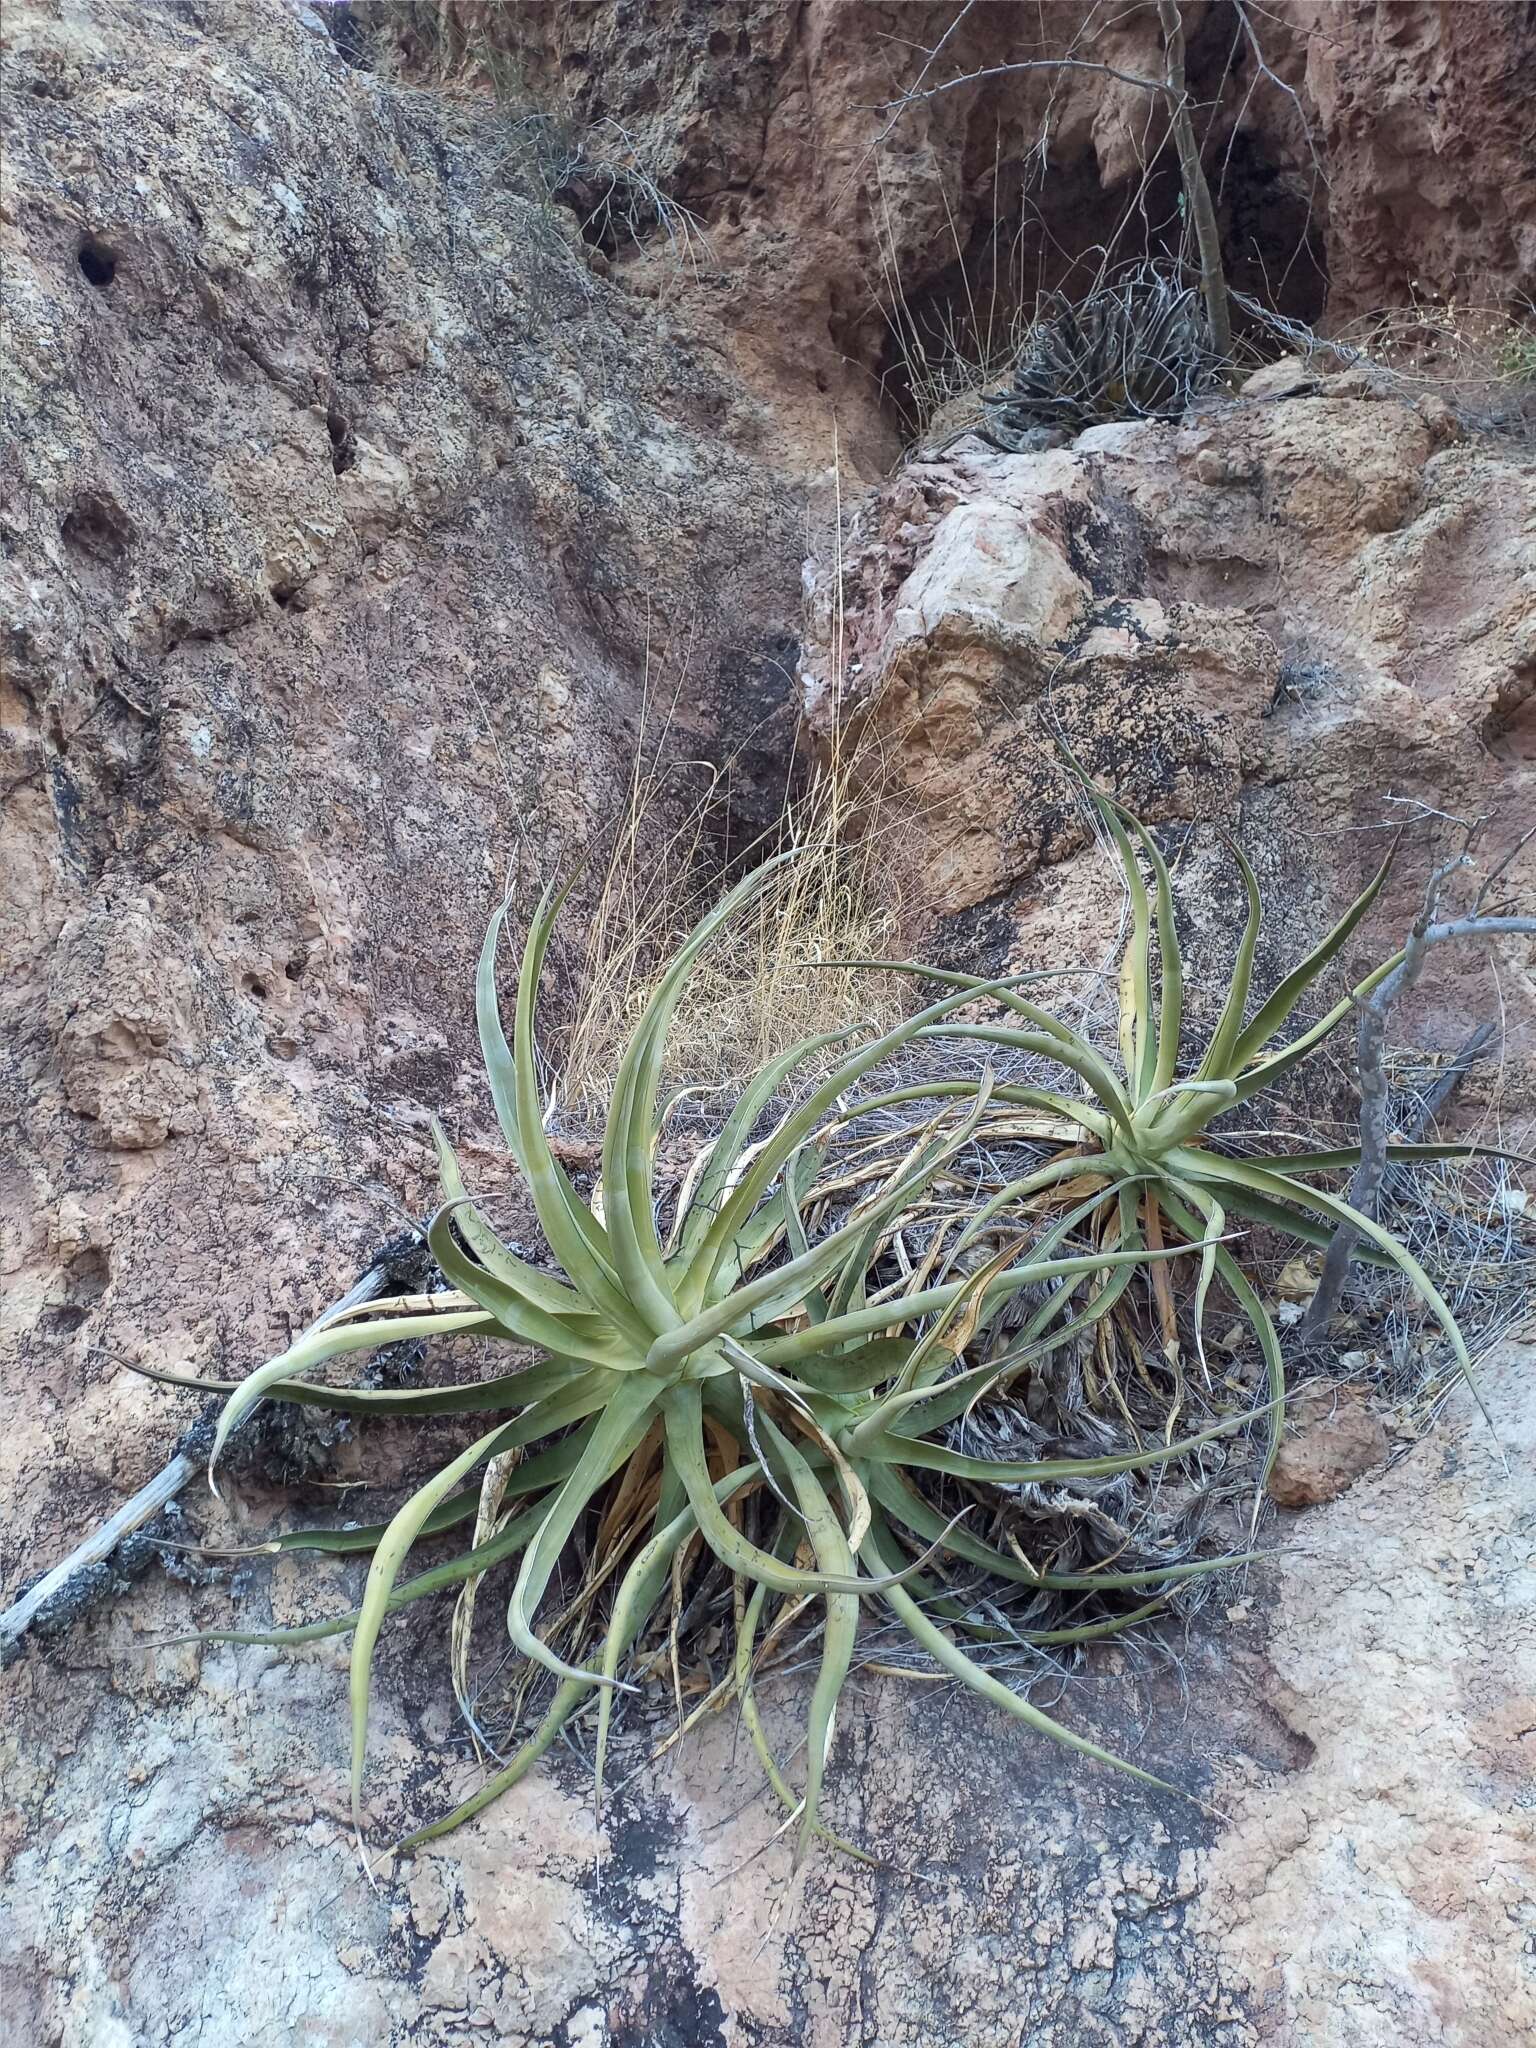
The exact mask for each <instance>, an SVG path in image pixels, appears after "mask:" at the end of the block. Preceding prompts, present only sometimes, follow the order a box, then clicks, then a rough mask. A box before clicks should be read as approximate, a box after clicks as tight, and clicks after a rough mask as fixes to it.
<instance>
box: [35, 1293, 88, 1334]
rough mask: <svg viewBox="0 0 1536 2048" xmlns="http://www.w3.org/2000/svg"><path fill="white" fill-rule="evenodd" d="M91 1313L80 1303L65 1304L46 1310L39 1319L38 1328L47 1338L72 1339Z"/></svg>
mask: <svg viewBox="0 0 1536 2048" xmlns="http://www.w3.org/2000/svg"><path fill="white" fill-rule="evenodd" d="M89 1313H90V1311H89V1309H84V1308H81V1307H80V1305H79V1303H78V1302H73V1301H70V1302H64V1303H63V1304H62V1305H61V1306H60V1307H58V1308H45V1309H44V1310H43V1312H42V1314H41V1315H40V1316H39V1317H38V1319H37V1327H38V1329H39V1330H40V1331H41V1333H42V1334H43V1336H45V1337H70V1336H73V1335H74V1333H75V1331H76V1330H78V1329H79V1327H80V1325H81V1324H82V1323H83V1322H84V1321H85V1319H86V1317H87V1316H88V1315H89Z"/></svg>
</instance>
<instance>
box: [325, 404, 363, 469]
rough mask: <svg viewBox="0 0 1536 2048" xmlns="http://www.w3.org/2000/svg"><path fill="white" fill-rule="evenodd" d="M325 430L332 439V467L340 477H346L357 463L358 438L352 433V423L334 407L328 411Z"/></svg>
mask: <svg viewBox="0 0 1536 2048" xmlns="http://www.w3.org/2000/svg"><path fill="white" fill-rule="evenodd" d="M325 430H326V432H327V433H328V434H329V435H330V437H331V467H332V469H334V470H335V472H336V474H337V475H338V476H345V475H346V473H347V471H348V470H349V469H351V468H353V467H354V465H355V464H356V462H357V436H356V435H355V434H354V433H353V431H352V422H351V421H350V420H349V419H348V418H347V416H346V414H345V413H344V412H340V411H338V409H337V408H336V407H335V406H334V405H333V406H330V407H328V408H327V410H326V415H325Z"/></svg>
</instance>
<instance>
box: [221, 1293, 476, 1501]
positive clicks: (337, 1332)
mask: <svg viewBox="0 0 1536 2048" xmlns="http://www.w3.org/2000/svg"><path fill="white" fill-rule="evenodd" d="M494 1327H495V1323H494V1319H493V1318H492V1317H490V1316H488V1315H487V1314H486V1313H485V1312H484V1310H483V1309H472V1310H466V1311H464V1312H463V1313H460V1314H451V1315H435V1316H434V1315H422V1316H389V1317H379V1318H377V1319H374V1320H370V1321H368V1322H363V1323H336V1324H324V1323H322V1324H321V1326H320V1328H319V1329H318V1330H311V1331H310V1332H309V1333H308V1334H307V1335H306V1336H303V1337H301V1338H300V1339H299V1340H298V1342H297V1343H296V1344H291V1345H290V1346H289V1348H288V1349H287V1350H286V1351H284V1352H281V1353H279V1355H278V1356H277V1357H276V1358H269V1359H268V1360H267V1362H266V1364H265V1365H259V1366H257V1368H256V1370H255V1371H254V1372H253V1373H249V1374H248V1375H247V1376H246V1378H244V1379H243V1380H241V1382H240V1384H239V1385H238V1386H237V1387H236V1388H235V1391H234V1392H233V1393H232V1394H231V1395H230V1397H229V1399H228V1401H226V1402H225V1404H224V1408H223V1410H222V1412H221V1414H220V1416H219V1421H218V1427H217V1428H216V1429H215V1431H214V1433H213V1448H212V1450H211V1451H210V1452H209V1454H208V1470H209V1473H210V1474H211V1473H212V1471H213V1468H214V1466H215V1465H216V1464H217V1463H218V1459H219V1453H220V1452H221V1451H222V1450H223V1448H224V1446H225V1444H226V1443H228V1441H229V1433H230V1431H231V1430H232V1429H233V1428H234V1427H235V1426H236V1424H237V1423H238V1422H239V1421H240V1419H241V1417H242V1416H243V1415H246V1414H247V1413H248V1412H249V1411H250V1410H251V1409H252V1408H254V1407H255V1405H256V1403H257V1402H258V1401H259V1400H260V1399H261V1398H262V1396H263V1395H264V1394H268V1393H270V1392H271V1391H272V1389H273V1388H274V1387H276V1386H279V1385H281V1383H282V1382H283V1381H284V1380H290V1379H297V1378H299V1376H300V1375H301V1374H303V1373H306V1372H312V1371H313V1370H314V1368H315V1367H316V1366H317V1365H324V1364H325V1362H326V1360H327V1359H331V1358H340V1357H342V1356H343V1355H344V1354H345V1353H347V1352H349V1351H376V1350H377V1349H378V1348H379V1346H380V1345H382V1344H400V1343H404V1342H407V1341H408V1340H410V1339H411V1338H415V1337H452V1336H462V1335H466V1334H469V1333H474V1334H476V1335H480V1334H483V1333H485V1332H488V1331H490V1330H492V1329H493V1328H494Z"/></svg>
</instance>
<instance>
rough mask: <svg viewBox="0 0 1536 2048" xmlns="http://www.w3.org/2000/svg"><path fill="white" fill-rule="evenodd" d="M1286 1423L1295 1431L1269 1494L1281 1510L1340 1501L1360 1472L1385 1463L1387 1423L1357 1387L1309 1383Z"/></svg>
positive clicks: (1279, 1460)
mask: <svg viewBox="0 0 1536 2048" xmlns="http://www.w3.org/2000/svg"><path fill="white" fill-rule="evenodd" d="M1287 1421H1288V1423H1289V1425H1290V1430H1291V1434H1290V1435H1289V1436H1288V1437H1287V1439H1286V1441H1285V1442H1284V1443H1283V1444H1282V1445H1281V1446H1280V1453H1279V1456H1278V1457H1277V1458H1276V1459H1275V1466H1274V1470H1273V1471H1272V1472H1271V1473H1270V1475H1269V1497H1270V1499H1271V1500H1273V1501H1276V1502H1278V1503H1279V1505H1280V1506H1281V1507H1283V1508H1311V1507H1317V1506H1319V1505H1321V1503H1322V1502H1324V1501H1329V1500H1337V1499H1338V1497H1339V1495H1340V1494H1341V1493H1343V1492H1344V1491H1345V1489H1346V1488H1347V1487H1349V1486H1352V1485H1353V1484H1354V1482H1355V1481H1356V1480H1357V1479H1358V1478H1359V1477H1360V1476H1361V1474H1362V1473H1364V1472H1370V1471H1374V1469H1375V1468H1376V1466H1378V1465H1384V1464H1385V1463H1386V1462H1387V1452H1388V1448H1389V1446H1388V1442H1387V1430H1386V1424H1385V1423H1384V1422H1383V1421H1382V1419H1381V1417H1380V1416H1379V1415H1378V1414H1377V1413H1376V1412H1375V1410H1374V1409H1373V1408H1372V1406H1371V1403H1370V1398H1369V1395H1368V1394H1367V1393H1366V1392H1365V1391H1364V1390H1363V1389H1361V1388H1359V1387H1329V1386H1314V1387H1307V1388H1305V1389H1304V1390H1303V1391H1302V1392H1301V1393H1300V1394H1299V1395H1298V1396H1297V1398H1296V1400H1295V1402H1294V1403H1293V1405H1292V1407H1291V1411H1290V1414H1289V1416H1288V1417H1287Z"/></svg>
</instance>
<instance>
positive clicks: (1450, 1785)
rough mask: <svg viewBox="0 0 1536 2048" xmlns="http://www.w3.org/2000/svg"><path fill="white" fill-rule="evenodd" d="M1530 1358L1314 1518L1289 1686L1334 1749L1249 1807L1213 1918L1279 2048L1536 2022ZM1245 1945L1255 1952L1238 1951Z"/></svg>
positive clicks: (1297, 1715)
mask: <svg viewBox="0 0 1536 2048" xmlns="http://www.w3.org/2000/svg"><path fill="white" fill-rule="evenodd" d="M1531 1363H1532V1361H1531V1355H1530V1353H1529V1351H1528V1350H1527V1351H1519V1350H1515V1351H1510V1352H1506V1353H1505V1354H1504V1355H1503V1357H1502V1358H1501V1359H1499V1360H1498V1361H1495V1362H1490V1363H1489V1365H1488V1366H1487V1367H1486V1368H1485V1369H1484V1372H1483V1373H1482V1375H1480V1379H1479V1385H1480V1387H1481V1390H1482V1393H1483V1397H1484V1399H1485V1401H1486V1402H1487V1404H1488V1408H1489V1411H1490V1414H1491V1416H1492V1418H1493V1425H1494V1428H1495V1429H1496V1430H1497V1437H1496V1438H1495V1436H1494V1435H1493V1434H1491V1433H1490V1431H1489V1428H1488V1426H1487V1424H1485V1423H1484V1421H1483V1420H1482V1418H1481V1417H1480V1416H1479V1415H1478V1413H1477V1411H1476V1408H1475V1407H1474V1405H1473V1403H1472V1402H1471V1400H1470V1399H1468V1398H1466V1397H1465V1396H1460V1397H1458V1400H1457V1403H1456V1407H1455V1410H1454V1412H1453V1414H1452V1415H1451V1416H1450V1417H1448V1418H1447V1419H1446V1422H1445V1425H1444V1426H1443V1428H1442V1429H1441V1431H1440V1432H1438V1433H1437V1434H1436V1435H1435V1436H1432V1437H1430V1438H1427V1439H1426V1440H1425V1441H1424V1442H1423V1443H1421V1444H1419V1445H1418V1446H1417V1448H1416V1449H1415V1450H1414V1451H1413V1452H1412V1454H1411V1455H1410V1456H1409V1457H1408V1458H1407V1459H1406V1460H1405V1461H1404V1462H1403V1463H1402V1464H1400V1465H1397V1466H1395V1467H1393V1468H1392V1469H1391V1470H1390V1471H1385V1472H1379V1473H1376V1474H1374V1475H1372V1476H1370V1477H1368V1478H1364V1479H1361V1480H1358V1481H1357V1482H1356V1484H1355V1485H1354V1486H1353V1487H1351V1489H1350V1490H1349V1492H1348V1493H1347V1494H1346V1495H1345V1496H1344V1497H1343V1498H1342V1499H1341V1500H1338V1501H1336V1502H1334V1503H1333V1505H1332V1506H1330V1507H1328V1508H1325V1509H1320V1510H1318V1511H1316V1512H1314V1513H1311V1514H1309V1515H1307V1516H1306V1517H1305V1518H1304V1519H1302V1520H1301V1521H1299V1522H1298V1523H1297V1524H1296V1527H1295V1533H1294V1539H1293V1540H1294V1543H1295V1555H1294V1556H1293V1557H1292V1558H1291V1560H1290V1562H1289V1563H1288V1564H1287V1565H1286V1566H1284V1567H1283V1568H1282V1571H1281V1574H1280V1579H1279V1587H1278V1591H1279V1598H1278V1601H1277V1603H1276V1606H1275V1608H1274V1610H1273V1633H1272V1635H1271V1637H1270V1640H1269V1643H1268V1646H1267V1651H1266V1655H1267V1658H1268V1661H1269V1664H1270V1667H1271V1670H1272V1673H1273V1679H1272V1681H1271V1690H1270V1693H1269V1698H1270V1700H1271V1703H1272V1704H1273V1706H1274V1708H1275V1710H1276V1711H1277V1712H1278V1713H1280V1714H1281V1715H1282V1716H1283V1718H1284V1720H1285V1722H1286V1724H1287V1726H1288V1727H1289V1728H1290V1729H1291V1730H1292V1732H1293V1734H1294V1736H1295V1737H1296V1738H1297V1739H1298V1740H1299V1741H1300V1742H1302V1743H1303V1744H1310V1745H1311V1748H1312V1755H1311V1758H1310V1761H1309V1762H1308V1764H1307V1766H1306V1768H1305V1769H1304V1770H1302V1771H1301V1772H1300V1773H1299V1774H1298V1775H1297V1776H1296V1777H1295V1778H1294V1779H1291V1780H1289V1781H1288V1782H1284V1783H1272V1784H1270V1785H1268V1786H1264V1787H1255V1788H1254V1789H1253V1790H1251V1791H1249V1792H1247V1793H1246V1794H1244V1795H1243V1796H1242V1798H1241V1799H1240V1800H1239V1801H1238V1802H1237V1803H1236V1805H1235V1807H1234V1825H1233V1827H1232V1829H1231V1830H1230V1832H1228V1833H1226V1834H1225V1835H1223V1837H1222V1838H1221V1841H1220V1842H1219V1844H1218V1846H1217V1848H1216V1851H1215V1853H1214V1855H1213V1856H1212V1857H1211V1859H1210V1862H1209V1864H1208V1865H1207V1867H1206V1871H1205V1884H1204V1888H1203V1890H1202V1893H1201V1901H1200V1905H1199V1907H1198V1908H1197V1910H1196V1916H1195V1917H1196V1919H1197V1921H1198V1923H1199V1925H1200V1926H1201V1927H1202V1928H1203V1929H1205V1930H1208V1931H1209V1932H1210V1933H1211V1934H1212V1936H1213V1937H1214V1938H1215V1939H1216V1940H1217V1942H1218V1945H1219V1951H1220V1953H1221V1954H1222V1956H1223V1957H1224V1958H1226V1959H1227V1960H1228V1962H1229V1963H1233V1964H1236V1966H1237V1968H1238V1971H1239V1973H1240V1981H1241V1982H1242V1983H1243V1984H1244V1986H1245V1988H1246V1990H1247V1992H1248V1995H1249V1996H1250V1997H1251V1998H1253V1999H1255V2001H1256V2002H1257V2004H1258V2005H1259V2006H1260V2007H1261V2009H1262V2008H1267V2010H1268V2011H1269V2012H1271V2013H1273V2014H1276V2015H1278V2014H1284V2016H1285V2017H1284V2019H1283V2020H1277V2023H1276V2025H1275V2028H1274V2031H1273V2033H1272V2035H1271V2038H1273V2039H1278V2040H1281V2041H1287V2042H1289V2041H1296V2042H1298V2043H1299V2042H1303V2041H1305V2042H1314V2041H1316V2042H1319V2043H1329V2044H1332V2043H1339V2044H1348V2048H1395V2044H1397V2043H1399V2042H1412V2043H1415V2044H1417V2043H1420V2042H1423V2043H1430V2042H1433V2043H1436V2044H1439V2043H1446V2044H1451V2043H1455V2044H1465V2048H1473V2044H1474V2043H1478V2044H1481V2043H1483V2042H1493V2041H1511V2042H1513V2041H1522V2040H1525V2039H1527V2038H1529V2036H1530V2035H1531V2033H1532V2031H1533V2030H1536V1945H1533V1942H1532V1924H1533V1920H1536V1907H1533V1901H1536V1821H1533V1811H1536V1808H1533V1800H1532V1790H1533V1779H1536V1766H1533V1760H1532V1755H1531V1748H1532V1743H1533V1740H1536V1735H1533V1730H1536V1551H1533V1548H1532V1541H1531V1539H1532V1537H1533V1536H1536V1500H1533V1499H1532V1497H1531V1493H1530V1481H1529V1474H1530V1472H1531V1470H1532V1465H1533V1460H1532V1452H1533V1449H1536V1434H1533V1432H1536V1399H1533V1392H1532V1389H1533V1382H1532V1378H1531ZM1239 1958H1241V1961H1240V1962H1239V1961H1238V1959H1239Z"/></svg>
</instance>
